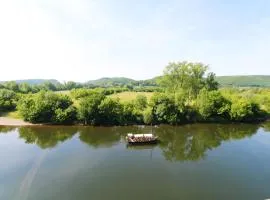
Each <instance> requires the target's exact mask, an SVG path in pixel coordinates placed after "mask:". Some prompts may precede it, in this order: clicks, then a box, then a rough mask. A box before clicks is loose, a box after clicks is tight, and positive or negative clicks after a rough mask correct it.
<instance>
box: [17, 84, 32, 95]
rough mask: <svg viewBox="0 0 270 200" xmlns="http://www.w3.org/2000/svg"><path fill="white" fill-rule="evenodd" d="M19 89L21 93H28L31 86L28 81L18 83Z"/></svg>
mask: <svg viewBox="0 0 270 200" xmlns="http://www.w3.org/2000/svg"><path fill="white" fill-rule="evenodd" d="M19 91H20V92H21V93H29V92H31V91H32V88H31V86H30V85H29V84H28V83H21V84H19Z"/></svg>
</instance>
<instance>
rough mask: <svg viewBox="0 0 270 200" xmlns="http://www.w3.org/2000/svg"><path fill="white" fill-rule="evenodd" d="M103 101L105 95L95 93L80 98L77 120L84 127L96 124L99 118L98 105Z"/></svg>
mask: <svg viewBox="0 0 270 200" xmlns="http://www.w3.org/2000/svg"><path fill="white" fill-rule="evenodd" d="M103 99H105V95H104V94H102V93H97V92H95V93H92V94H91V95H88V96H86V97H83V98H81V99H80V101H79V107H78V118H79V120H81V121H82V122H83V123H84V124H85V125H86V124H92V125H94V124H96V123H97V121H98V118H99V105H100V104H101V102H102V100H103Z"/></svg>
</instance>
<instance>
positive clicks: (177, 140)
mask: <svg viewBox="0 0 270 200" xmlns="http://www.w3.org/2000/svg"><path fill="white" fill-rule="evenodd" d="M258 127H259V126H258V125H254V124H251V125H250V124H226V125H220V124H218V125H215V124H209V125H207V124H193V125H186V126H181V127H171V126H161V127H160V128H157V129H156V130H155V132H156V134H157V135H158V136H159V138H160V141H161V143H160V148H161V149H162V151H163V154H164V156H165V158H166V159H167V160H170V161H188V160H193V161H195V160H200V159H203V158H204V157H205V155H206V151H207V150H211V149H213V148H216V147H218V146H220V145H221V143H222V142H223V141H226V140H235V139H242V138H245V137H250V136H251V135H253V134H255V133H256V131H257V129H258Z"/></svg>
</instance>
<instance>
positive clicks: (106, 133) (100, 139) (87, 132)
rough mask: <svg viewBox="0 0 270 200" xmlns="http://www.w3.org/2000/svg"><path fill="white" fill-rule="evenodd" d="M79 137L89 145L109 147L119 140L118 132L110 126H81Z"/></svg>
mask: <svg viewBox="0 0 270 200" xmlns="http://www.w3.org/2000/svg"><path fill="white" fill-rule="evenodd" d="M79 138H80V140H81V141H82V142H84V143H86V144H88V145H89V146H91V147H95V148H98V147H111V146H113V145H114V144H116V143H117V142H119V140H120V134H119V133H118V132H117V130H116V129H115V128H111V127H109V128H105V127H96V128H95V127H81V128H80V129H79Z"/></svg>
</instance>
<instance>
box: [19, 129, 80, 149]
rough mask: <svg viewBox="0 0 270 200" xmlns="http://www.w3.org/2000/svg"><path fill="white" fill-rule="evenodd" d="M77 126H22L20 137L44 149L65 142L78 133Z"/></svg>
mask: <svg viewBox="0 0 270 200" xmlns="http://www.w3.org/2000/svg"><path fill="white" fill-rule="evenodd" d="M76 132H77V128H76V127H72V126H71V127H64V126H45V127H44V126H31V127H20V128H19V137H20V138H22V139H24V140H25V143H28V144H36V145H37V146H39V147H40V148H42V149H46V148H53V147H55V146H56V145H57V144H58V143H61V142H64V141H66V140H67V139H70V138H72V137H73V135H74V134H76Z"/></svg>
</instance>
